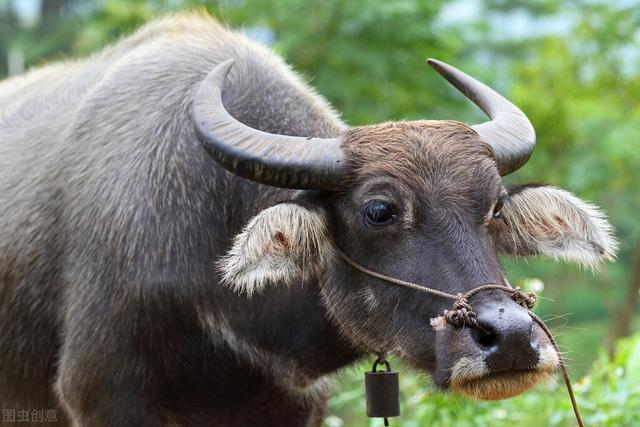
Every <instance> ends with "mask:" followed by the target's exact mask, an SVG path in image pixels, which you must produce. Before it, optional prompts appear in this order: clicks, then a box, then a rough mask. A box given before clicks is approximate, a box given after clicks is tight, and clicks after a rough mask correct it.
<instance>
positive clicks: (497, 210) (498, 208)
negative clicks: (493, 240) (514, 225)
mask: <svg viewBox="0 0 640 427" xmlns="http://www.w3.org/2000/svg"><path fill="white" fill-rule="evenodd" d="M504 200H505V198H504V197H501V198H500V199H498V202H497V203H496V205H495V206H494V207H493V214H492V215H491V216H492V217H493V219H500V218H502V208H503V207H504Z"/></svg>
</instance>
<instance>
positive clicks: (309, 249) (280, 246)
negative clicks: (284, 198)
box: [218, 203, 333, 295]
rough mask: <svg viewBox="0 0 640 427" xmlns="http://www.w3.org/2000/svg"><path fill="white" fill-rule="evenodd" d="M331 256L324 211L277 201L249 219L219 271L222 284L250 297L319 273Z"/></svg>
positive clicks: (220, 265) (221, 263)
mask: <svg viewBox="0 0 640 427" xmlns="http://www.w3.org/2000/svg"><path fill="white" fill-rule="evenodd" d="M332 256H333V246H332V244H331V240H330V239H329V236H328V234H327V224H326V215H325V212H324V210H323V209H322V208H316V207H314V208H307V207H305V206H301V205H299V204H296V203H282V204H278V205H275V206H272V207H270V208H268V209H265V210H263V211H262V212H260V213H259V214H258V215H256V216H255V217H253V218H252V219H251V221H249V223H248V224H247V225H246V226H245V228H244V229H243V230H242V232H241V233H240V234H238V235H237V236H236V237H235V238H234V240H233V245H232V247H231V249H230V250H229V252H228V253H227V254H226V255H225V256H224V257H223V258H222V259H221V260H220V261H219V263H218V267H219V269H220V272H221V273H222V281H223V283H224V284H225V285H227V286H229V287H231V288H233V289H234V290H235V291H237V292H246V293H247V294H248V295H251V294H253V293H254V292H259V291H261V290H262V289H264V287H265V286H267V285H268V284H273V285H275V284H287V285H288V284H291V283H292V282H293V281H294V280H296V279H304V278H305V277H307V276H308V275H310V274H314V273H317V272H319V271H322V270H324V268H325V267H326V265H327V264H328V263H329V261H330V259H331V257H332Z"/></svg>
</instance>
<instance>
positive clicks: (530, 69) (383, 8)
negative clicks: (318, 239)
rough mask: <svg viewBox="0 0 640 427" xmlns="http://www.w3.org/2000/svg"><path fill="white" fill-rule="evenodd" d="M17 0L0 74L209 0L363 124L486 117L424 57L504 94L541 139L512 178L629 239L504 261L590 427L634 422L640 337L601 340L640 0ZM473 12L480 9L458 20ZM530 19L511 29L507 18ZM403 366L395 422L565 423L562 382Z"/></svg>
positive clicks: (623, 209)
mask: <svg viewBox="0 0 640 427" xmlns="http://www.w3.org/2000/svg"><path fill="white" fill-rule="evenodd" d="M19 2H20V0H0V77H3V76H4V75H6V72H7V58H8V55H9V51H10V50H13V51H15V50H16V49H18V50H20V51H21V52H23V54H24V59H25V62H26V64H27V65H28V66H37V65H39V64H43V63H47V62H50V61H56V60H60V59H63V58H68V57H73V56H77V55H85V54H87V53H89V52H92V51H95V50H96V49H99V48H100V47H101V46H104V45H105V44H107V43H109V42H111V41H113V40H116V39H117V38H118V37H121V36H122V35H124V34H127V33H130V32H132V31H134V30H135V29H136V28H137V27H138V26H140V25H142V24H143V23H145V22H146V21H148V20H150V19H153V18H154V17H157V16H161V15H164V14H166V13H172V12H176V11H179V10H193V9H196V10H203V9H206V10H207V11H208V12H209V13H211V14H213V15H215V16H217V17H218V18H219V19H221V20H222V21H224V22H226V23H228V24H229V25H232V26H235V27H241V28H245V29H247V30H248V31H253V30H256V29H258V30H259V29H262V30H264V29H269V30H270V31H272V34H273V36H274V41H275V43H274V46H273V48H274V49H275V50H276V51H277V52H279V53H280V54H281V55H283V56H284V57H285V58H286V59H287V61H288V62H289V63H291V64H293V65H294V67H295V68H296V69H297V70H298V71H300V72H301V73H302V74H303V75H305V76H306V77H307V78H308V79H309V80H310V81H311V83H312V85H314V86H315V87H317V88H318V90H319V92H320V93H321V94H323V95H324V96H326V97H327V98H328V99H329V100H330V101H331V102H332V103H333V104H334V105H335V106H336V108H337V109H338V110H339V111H341V112H343V114H344V118H345V119H346V121H347V122H348V123H351V124H354V125H358V124H366V123H374V122H380V121H384V120H393V119H416V118H424V117H427V118H456V119H460V120H469V121H479V120H483V118H482V115H481V114H480V113H479V112H478V111H476V110H475V109H474V108H473V107H471V106H470V105H469V103H468V102H467V101H466V100H464V99H463V98H462V97H461V96H460V95H459V94H457V93H456V92H455V91H454V90H453V89H452V88H450V87H449V86H448V85H447V84H445V83H444V82H443V81H442V80H441V79H440V78H439V77H437V76H436V75H435V74H434V73H433V72H431V71H430V70H429V69H427V67H426V65H425V64H424V60H425V58H426V57H429V56H432V57H435V58H439V59H443V60H445V61H447V62H450V63H452V64H455V65H456V66H458V67H460V68H462V69H464V70H465V71H467V72H469V73H472V74H474V75H476V76H478V77H479V78H481V79H482V80H484V81H485V82H487V83H488V84H490V85H492V86H493V87H495V88H497V89H498V90H500V91H501V92H503V93H504V94H506V95H507V96H509V97H510V98H511V99H512V100H514V101H515V102H516V103H517V104H518V105H519V106H520V107H521V108H522V109H523V110H524V111H525V112H526V113H527V114H528V115H529V117H530V118H531V119H532V121H533V123H534V125H535V127H536V129H537V133H538V141H539V145H538V148H537V150H536V152H535V153H534V155H533V157H532V159H531V161H530V162H529V163H528V164H527V166H526V167H525V168H523V169H522V170H520V171H518V172H517V173H515V174H513V175H512V176H509V177H508V181H510V182H514V183H515V182H527V181H536V182H541V181H542V182H547V183H552V184H554V185H558V186H562V187H565V188H567V189H569V190H570V191H572V192H575V193H577V194H578V195H579V196H580V197H583V198H585V199H587V200H590V201H592V202H594V203H596V204H598V205H600V206H602V207H603V208H604V209H605V210H606V212H607V213H608V215H609V217H610V218H611V221H612V222H613V224H614V225H615V227H616V229H617V235H618V237H619V239H620V243H621V246H620V252H619V256H618V261H617V262H616V263H615V264H611V265H607V266H604V267H603V269H602V270H601V271H600V272H599V273H598V274H595V275H594V274H592V273H591V272H589V271H583V270H581V269H579V268H577V267H574V266H567V265H560V264H556V263H554V262H553V261H549V260H531V261H528V262H523V261H521V260H505V269H506V272H507V274H508V276H509V277H510V278H511V281H512V283H516V284H521V285H524V286H527V284H530V283H533V282H532V281H531V280H530V279H532V278H536V279H540V280H542V281H543V282H544V284H545V289H544V291H543V292H542V295H543V296H544V297H546V298H545V299H544V300H543V301H542V303H541V304H540V306H539V307H538V309H537V311H538V313H539V314H540V315H541V316H542V317H543V318H545V319H550V320H551V321H550V324H551V326H552V327H553V328H554V329H555V330H556V331H557V332H558V335H559V340H560V342H561V344H562V345H563V348H564V349H565V350H566V351H567V353H568V356H569V359H570V363H571V371H572V373H573V375H574V377H576V378H577V379H579V381H580V385H579V386H578V389H579V391H580V402H581V403H582V406H583V407H584V408H585V411H586V414H587V421H589V424H590V425H606V426H619V425H628V426H631V425H639V423H640V419H639V417H640V402H639V399H640V392H639V390H638V386H637V384H638V381H637V380H638V378H637V377H638V376H640V359H639V357H640V341H639V339H638V338H635V339H630V340H627V341H624V342H622V343H621V344H620V346H621V350H620V351H619V352H618V354H617V358H616V359H613V360H609V359H608V358H607V357H606V356H605V353H604V351H603V350H602V349H603V345H604V343H605V338H606V337H607V336H608V335H610V332H608V331H610V330H611V328H610V325H611V322H612V318H613V314H614V313H615V312H616V311H618V310H620V307H622V306H623V303H624V300H625V298H626V297H625V289H626V286H627V283H629V281H630V280H631V275H632V264H633V262H632V260H633V253H634V251H638V250H639V249H638V248H639V247H640V243H639V242H640V224H639V222H638V218H637V215H638V214H639V213H640V191H639V190H638V185H639V184H640V96H639V95H640V30H639V28H640V2H638V1H628V0H627V1H620V2H607V1H604V0H603V1H598V0H565V1H561V0H522V1H515V0H466V1H462V0H459V1H456V2H455V4H453V5H452V4H451V2H447V1H443V0H430V1H425V0H395V1H383V0H277V1H275V0H271V1H269V0H220V1H217V2H214V1H197V0H131V1H125V0H97V1H82V0H43V3H42V11H43V13H42V16H41V19H40V20H39V22H38V23H37V24H36V25H25V24H24V23H22V24H21V22H20V20H19V19H18V16H17V15H16V13H15V10H16V8H15V7H12V6H16V5H17V3H19ZM447 10H448V11H449V13H448V15H447V14H446V13H445V12H447ZM466 10H475V11H476V13H475V14H471V16H470V17H469V16H467V17H466V18H465V17H464V16H466V14H465V13H463V12H465V11H466ZM458 15H462V18H460V17H459V16H458ZM447 16H448V18H447ZM522 19H524V21H523V22H524V23H523V27H524V28H523V29H521V31H517V30H518V29H517V28H514V25H513V22H511V21H515V22H520V21H519V20H522ZM549 22H551V23H555V24H554V25H552V26H551V27H553V28H555V30H554V29H553V28H552V30H551V31H550V30H549V25H548V24H549ZM503 27H506V29H509V28H511V32H509V31H506V30H505V28H503ZM514 29H515V30H516V31H514ZM0 107H1V106H0ZM632 308H633V309H634V310H637V307H632ZM585 375H586V376H585ZM404 377H405V379H404V383H403V393H404V395H403V402H404V408H405V414H404V415H403V417H402V418H401V419H399V420H398V421H395V420H394V424H395V425H402V426H418V425H427V424H428V425H433V426H449V425H456V426H467V425H469V426H471V425H478V426H481V425H492V426H502V425H505V426H507V425H513V423H516V422H517V424H518V425H522V426H534V425H535V426H539V425H572V422H571V418H570V415H571V414H570V411H569V409H570V408H569V402H568V399H566V398H565V396H564V394H563V390H562V387H552V388H551V389H550V390H551V391H550V392H549V391H546V390H541V391H538V392H533V393H528V394H526V395H524V396H520V397H517V398H514V399H511V400H509V401H507V402H497V403H477V402H470V401H467V400H465V399H462V398H460V397H452V396H448V395H442V394H438V393H435V392H434V390H433V389H432V388H431V387H430V386H429V384H428V380H427V379H426V378H423V377H421V376H416V375H409V374H408V373H407V374H405V375H404ZM580 378H582V379H580ZM361 389H362V384H361V371H359V370H351V371H347V372H346V373H344V374H343V375H342V376H341V381H340V385H339V388H338V392H337V393H336V395H335V397H334V398H333V399H332V405H331V413H332V415H331V416H330V417H329V418H327V422H326V424H327V426H339V425H347V426H352V425H367V423H368V421H366V420H365V418H364V417H363V415H362V414H363V408H362V404H363V403H362V402H363V396H362V390H361ZM376 423H378V422H377V421H372V422H371V425H378V424H376Z"/></svg>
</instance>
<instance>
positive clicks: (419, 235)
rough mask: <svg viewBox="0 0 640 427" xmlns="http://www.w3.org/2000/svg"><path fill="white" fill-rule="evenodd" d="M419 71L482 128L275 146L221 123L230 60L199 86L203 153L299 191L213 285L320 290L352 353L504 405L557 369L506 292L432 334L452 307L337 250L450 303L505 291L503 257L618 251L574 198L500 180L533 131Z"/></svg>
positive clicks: (485, 100)
mask: <svg viewBox="0 0 640 427" xmlns="http://www.w3.org/2000/svg"><path fill="white" fill-rule="evenodd" d="M429 62H430V64H431V65H432V66H433V67H434V68H435V69H436V70H437V71H438V72H440V74H442V75H443V76H444V77H445V78H446V79H447V80H448V81H449V82H450V83H452V84H453V85H454V86H455V87H456V88H458V89H459V90H460V91H461V92H462V93H464V94H465V95H466V96H467V97H468V98H469V99H471V100H472V101H473V102H474V103H475V104H476V105H478V106H479V107H480V108H481V109H482V110H483V111H484V112H485V113H486V114H487V115H488V116H489V117H490V121H488V122H486V123H482V124H479V125H473V126H468V125H466V124H464V123H460V122H456V121H431V120H422V121H412V122H389V123H382V124H377V125H371V126H362V127H354V128H349V129H345V130H344V131H343V132H342V133H341V134H340V135H336V137H335V138H332V139H321V138H313V137H306V136H287V135H273V134H269V133H265V132H262V131H259V130H256V129H252V128H250V127H248V126H246V125H244V124H242V123H241V122H239V121H237V120H235V119H234V118H233V117H231V116H230V115H229V113H228V112H227V111H226V109H225V107H224V105H223V102H222V99H223V96H222V95H223V88H224V82H225V78H226V76H227V73H228V72H229V70H230V68H231V67H232V61H227V62H224V63H221V64H219V65H218V66H217V67H216V68H215V69H214V70H213V71H212V72H211V73H210V74H209V75H208V76H207V78H206V79H205V80H204V81H203V83H202V84H201V86H200V89H199V91H198V93H197V94H196V98H195V101H194V110H193V118H194V125H195V128H196V131H197V134H198V137H199V139H200V141H201V142H202V144H203V145H204V147H205V148H206V150H207V151H208V152H209V154H210V155H211V156H212V157H213V158H214V159H215V160H216V161H217V162H219V163H220V164H221V165H223V166H224V167H225V168H226V169H228V170H229V171H231V172H233V173H234V174H237V175H240V176H243V177H245V178H248V179H251V180H254V181H258V182H262V183H264V184H268V185H272V186H277V187H284V188H291V189H298V190H301V191H299V192H297V193H294V194H295V195H294V197H293V198H292V199H291V200H290V201H288V202H283V203H280V204H277V205H274V206H272V207H270V208H268V209H266V210H264V211H262V212H260V213H259V214H258V215H257V216H255V217H254V218H253V219H252V220H251V221H250V222H249V223H248V224H247V225H246V227H245V229H244V230H243V231H242V232H241V233H240V234H239V235H238V236H236V238H235V241H234V244H233V246H232V247H231V249H230V251H229V253H228V254H227V256H226V257H225V258H224V259H223V260H222V262H221V264H220V266H221V271H222V274H223V280H224V282H225V283H227V284H228V285H229V286H231V287H233V288H234V289H236V290H237V291H239V292H245V293H247V294H249V295H251V294H252V293H254V292H260V291H261V290H263V289H264V288H265V287H268V286H283V285H285V284H292V283H295V282H296V281H299V280H300V279H301V278H317V281H318V283H319V286H320V287H321V292H322V296H323V304H324V305H325V307H326V310H327V313H328V315H329V316H330V317H331V319H332V321H333V322H334V324H335V325H336V327H337V328H339V330H340V331H341V333H342V334H343V336H344V337H345V338H346V339H347V340H348V341H349V342H350V343H351V344H352V345H353V346H354V347H355V348H357V349H359V350H361V351H366V352H379V351H387V352H392V353H395V354H397V355H399V356H400V357H402V358H403V359H404V360H406V361H408V362H409V363H411V364H412V365H414V366H415V367H417V368H418V369H422V370H426V371H429V372H430V373H432V374H433V376H434V378H435V380H436V383H437V384H438V385H440V386H442V387H451V388H452V389H455V390H458V391H460V392H462V393H465V394H468V395H471V396H474V397H476V398H480V399H500V398H506V397H510V396H513V395H516V394H518V393H521V392H523V391H524V390H527V389H528V388H530V387H531V386H533V385H535V384H536V383H538V382H540V381H541V380H544V379H545V378H547V377H549V376H550V375H551V374H552V373H553V372H554V370H555V369H556V368H557V367H558V355H557V354H556V353H555V351H554V350H553V348H552V347H551V345H550V343H549V340H548V339H547V337H546V335H545V334H544V333H543V332H542V330H541V329H540V328H539V327H538V326H537V325H536V324H534V323H533V322H532V320H531V318H530V317H529V316H528V314H527V312H526V310H525V309H523V308H522V307H521V306H519V305H517V304H516V303H515V302H513V301H512V300H511V299H510V298H509V296H508V295H505V293H504V292H499V291H496V292H486V293H482V294H478V295H477V296H475V297H474V298H473V300H472V301H471V302H472V304H473V306H474V307H475V310H476V313H477V315H478V327H477V328H453V327H451V326H448V325H446V324H444V323H443V322H439V321H438V320H437V318H438V316H439V315H440V314H441V313H442V312H443V310H444V309H446V308H448V307H449V306H450V301H449V300H444V299H440V298H438V297H435V296H434V297H430V296H426V295H424V294H422V293H418V292H415V291H413V290H410V289H404V288H398V287H394V286H390V285H389V284H387V283H385V282H382V281H380V280H378V279H375V278H373V277H370V276H368V275H364V274H362V273H361V272H359V271H357V270H355V269H353V268H352V267H351V266H349V265H348V264H346V263H345V262H343V260H342V259H341V258H340V257H338V256H336V249H337V248H339V249H340V250H341V251H343V252H344V253H346V254H348V255H349V257H351V258H352V259H354V260H356V261H357V262H358V263H359V264H361V265H363V266H366V267H368V268H371V269H373V270H376V271H379V272H382V273H384V274H386V275H390V276H394V277H397V278H400V279H403V280H407V281H411V282H415V283H421V284H424V285H425V286H429V287H431V288H435V289H439V290H443V291H446V292H449V293H453V294H456V293H462V292H465V291H468V290H470V289H472V288H475V287H477V286H480V285H482V284H486V283H497V284H501V285H508V281H507V278H506V277H505V275H504V274H503V272H502V270H501V268H500V264H499V261H498V255H500V254H506V255H517V256H531V255H546V256H551V257H554V258H561V259H564V260H569V261H577V262H579V263H581V264H583V265H586V266H588V267H593V266H596V265H597V264H598V263H599V262H600V261H602V260H609V259H612V258H613V257H614V253H615V248H616V243H615V240H614V239H613V238H612V236H611V227H610V225H609V224H608V223H607V221H606V219H605V218H604V216H603V214H602V213H600V211H599V210H598V209H597V208H595V207H594V206H592V205H590V204H588V203H586V202H583V201H581V200H580V199H578V198H577V197H575V196H573V195H571V194H570V193H568V192H566V191H564V190H561V189H558V188H555V187H549V186H539V185H525V186H517V187H509V186H506V185H505V184H503V182H502V179H501V176H504V175H506V174H509V173H511V172H513V171H514V170H516V169H518V168H519V167H521V166H522V165H523V164H524V163H525V162H526V161H527V159H528V158H529V156H530V155H531V152H532V151H533V148H534V146H535V132H534V129H533V126H532V125H531V123H530V122H529V120H528V119H527V117H526V116H525V115H524V114H523V113H522V112H521V111H520V110H519V109H518V108H517V107H516V106H515V105H513V104H512V103H511V102H509V101H508V100H506V99H505V98H503V97H502V96H500V95H499V94H498V93H496V92H495V91H493V90H492V89H490V88H489V87H487V86H485V85H484V84H482V83H480V82H478V81H477V80H475V79H473V78H472V77H470V76H468V75H466V74H464V73H462V72H461V71H459V70H457V69H455V68H453V67H451V66H449V65H446V64H444V63H441V62H438V61H434V60H431V61H429ZM289 108H292V109H295V106H293V105H292V106H289ZM434 319H435V320H434Z"/></svg>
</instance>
